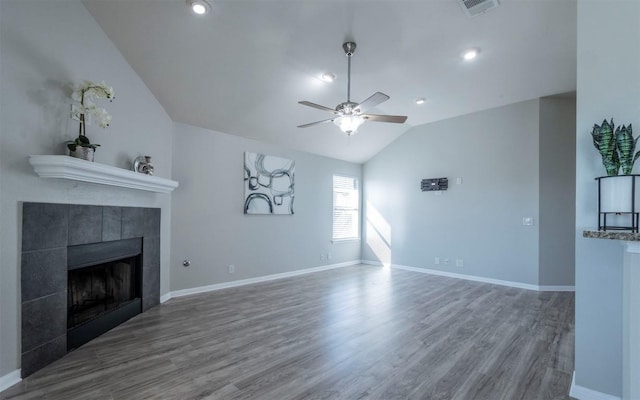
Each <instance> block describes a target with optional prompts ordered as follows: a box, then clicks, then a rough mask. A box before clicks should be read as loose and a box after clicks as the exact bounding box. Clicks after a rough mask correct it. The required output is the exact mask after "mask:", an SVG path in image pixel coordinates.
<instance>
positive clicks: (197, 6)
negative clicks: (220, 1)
mask: <svg viewBox="0 0 640 400" xmlns="http://www.w3.org/2000/svg"><path fill="white" fill-rule="evenodd" d="M187 4H188V5H189V7H190V8H191V11H193V12H194V13H196V14H198V15H203V14H206V13H208V12H209V10H210V9H211V6H210V5H209V3H207V2H206V0H187Z"/></svg>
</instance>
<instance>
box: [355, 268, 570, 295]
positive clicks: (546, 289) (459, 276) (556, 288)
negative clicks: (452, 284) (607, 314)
mask: <svg viewBox="0 0 640 400" xmlns="http://www.w3.org/2000/svg"><path fill="white" fill-rule="evenodd" d="M362 264H367V265H378V266H381V265H382V263H381V262H379V261H372V260H362ZM391 268H395V269H402V270H405V271H413V272H420V273H422V274H431V275H439V276H446V277H448V278H457V279H464V280H467V281H474V282H482V283H491V284H494V285H501V286H509V287H514V288H519V289H527V290H535V291H537V292H575V290H576V288H575V286H538V285H531V284H529V283H521V282H513V281H503V280H500V279H492V278H484V277H481V276H475V275H465V274H457V273H454V272H446V271H438V270H435V269H428V268H417V267H410V266H407V265H400V264H391Z"/></svg>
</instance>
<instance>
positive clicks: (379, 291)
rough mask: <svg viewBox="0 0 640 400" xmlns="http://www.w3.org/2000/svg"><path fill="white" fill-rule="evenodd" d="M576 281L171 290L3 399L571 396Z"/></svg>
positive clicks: (415, 276) (392, 274) (391, 276)
mask: <svg viewBox="0 0 640 400" xmlns="http://www.w3.org/2000/svg"><path fill="white" fill-rule="evenodd" d="M573 315H574V295H573V293H560V292H534V291H529V290H522V289H514V288H508V287H503V286H496V285H490V284H483V283H476V282H470V281H464V280H457V279H453V278H445V277H439V276H432V275H426V274H420V273H415V272H409V271H400V270H388V269H384V268H381V267H371V266H365V265H358V266H353V267H347V268H340V269H336V270H330V271H324V272H319V273H314V274H309V275H303V276H299V277H294V278H289V279H283V280H278V281H271V282H267V283H262V284H255V285H251V286H244V287H239V288H232V289H226V290H220V291H217V292H211V293H206V294H202V295H195V296H190V297H182V298H177V299H172V300H170V301H168V302H167V303H165V304H164V305H162V306H159V307H156V308H154V309H152V310H150V311H148V312H146V313H145V314H141V315H139V316H137V317H135V318H133V319H131V320H130V321H128V322H126V323H125V324H123V325H121V326H119V327H118V328H115V329H113V330H111V331H110V332H108V333H107V334H105V335H103V336H101V337H100V338H97V339H95V340H93V341H92V342H90V343H88V344H86V345H85V346H83V347H81V348H79V349H77V350H76V351H74V352H72V353H70V354H68V355H67V356H66V357H64V358H63V359H61V360H59V361H57V362H55V363H54V364H52V365H50V366H48V367H46V368H44V369H43V370H41V371H39V372H37V373H35V374H34V375H32V376H30V377H29V378H27V379H25V380H23V381H22V382H21V383H19V384H17V385H15V386H14V387H12V388H9V389H7V390H6V391H5V392H3V393H2V394H1V395H0V398H2V399H64V400H69V399H91V400H93V399H96V400H100V399H113V400H115V399H126V400H131V399H136V400H138V399H180V400H182V399H224V400H236V399H266V400H288V399H292V400H293V399H296V400H302V399H384V400H392V399H433V400H436V399H437V400H445V399H457V400H461V399H465V400H471V399H472V400H476V399H477V400H481V399H487V400H499V399H508V400H516V399H569V397H568V395H567V393H568V391H569V386H570V381H571V373H572V371H573V342H574V319H573Z"/></svg>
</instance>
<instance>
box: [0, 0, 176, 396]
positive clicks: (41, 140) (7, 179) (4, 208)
mask: <svg viewBox="0 0 640 400" xmlns="http://www.w3.org/2000/svg"><path fill="white" fill-rule="evenodd" d="M0 49H1V51H2V53H1V55H0V74H1V75H0V93H2V95H1V96H0V170H1V171H2V174H1V175H0V217H1V220H0V226H2V231H1V232H0V253H1V254H2V258H0V260H1V261H0V262H1V263H2V265H1V266H0V270H1V271H2V274H1V275H0V383H3V384H5V383H6V380H5V379H2V378H3V377H6V376H11V377H13V376H15V370H16V369H18V368H20V357H19V355H20V351H21V349H20V325H21V322H20V313H19V309H20V308H19V307H20V289H19V288H20V255H19V251H20V243H21V230H22V203H23V202H26V201H28V202H47V203H72V204H97V205H114V206H137V207H159V208H161V209H162V217H161V218H162V219H161V235H162V240H161V253H160V262H161V292H162V293H165V292H167V291H168V290H169V280H168V278H169V274H168V267H169V245H170V234H171V232H170V226H169V223H170V218H171V197H170V195H167V194H155V193H150V192H143V191H139V190H132V189H124V188H116V187H110V186H102V185H95V184H90V183H81V182H74V181H67V180H61V179H42V178H39V177H38V176H37V175H36V174H35V173H34V171H33V168H31V166H30V164H29V161H28V158H29V155H31V154H64V153H65V147H64V144H63V143H64V142H65V141H66V140H72V139H74V138H75V137H76V136H77V129H78V125H77V122H75V121H73V120H71V119H70V118H69V117H68V115H69V107H70V99H69V94H70V89H69V88H68V85H69V84H75V83H78V82H80V81H82V80H83V79H89V80H94V81H98V82H99V81H102V80H104V81H105V82H107V83H108V84H109V85H111V86H113V88H114V89H115V95H116V98H115V100H114V101H113V102H112V103H107V104H105V105H104V106H105V108H106V109H107V110H108V111H109V112H110V114H111V115H112V116H113V120H112V124H111V126H110V127H109V128H107V129H106V130H103V129H100V128H98V127H97V126H95V125H91V126H88V127H87V135H88V136H89V137H90V138H91V139H92V141H94V142H96V143H100V144H101V145H102V147H100V148H99V149H98V151H97V152H96V160H95V161H96V162H98V163H102V164H107V165H111V166H115V167H121V168H127V169H128V168H130V165H131V164H130V163H131V161H132V160H133V159H134V158H135V157H137V156H139V155H142V154H148V155H151V156H153V157H154V164H155V166H156V174H157V175H158V176H161V177H164V178H170V177H171V162H172V152H171V140H172V128H173V125H172V122H171V120H170V118H169V117H168V115H167V114H166V113H165V111H164V109H163V108H162V107H161V106H160V104H159V103H158V102H157V100H156V99H155V98H154V97H153V95H152V94H151V93H150V92H149V90H148V89H147V87H146V86H145V85H144V83H143V82H142V81H141V80H140V78H139V77H138V76H137V74H136V73H135V72H134V71H133V70H132V69H131V67H130V66H129V65H128V64H127V62H126V61H125V60H124V58H123V57H122V55H121V54H120V53H119V52H118V50H117V49H116V48H115V46H114V45H113V43H111V41H110V40H109V39H108V38H107V37H106V35H105V34H104V32H103V31H102V30H101V29H100V27H99V26H98V24H97V23H96V22H95V20H94V19H93V17H91V15H90V14H89V13H88V12H87V10H86V9H85V7H84V6H83V4H82V3H81V2H80V1H44V0H42V1H5V0H3V1H0Z"/></svg>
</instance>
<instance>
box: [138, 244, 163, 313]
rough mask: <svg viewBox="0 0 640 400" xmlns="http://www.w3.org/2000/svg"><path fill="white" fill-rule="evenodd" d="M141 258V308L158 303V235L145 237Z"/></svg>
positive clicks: (145, 308) (144, 308)
mask: <svg viewBox="0 0 640 400" xmlns="http://www.w3.org/2000/svg"><path fill="white" fill-rule="evenodd" d="M142 245H143V255H142V257H143V259H142V310H143V311H146V310H148V309H149V308H151V307H153V306H155V305H158V304H159V303H160V237H159V236H156V237H145V238H144V240H143V244H142Z"/></svg>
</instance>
